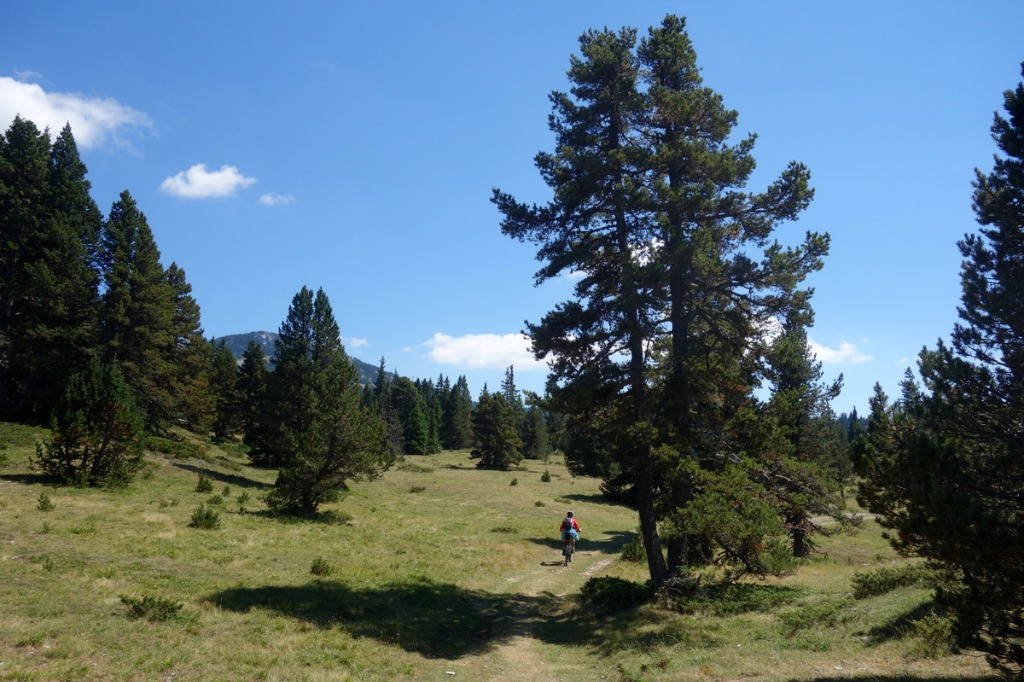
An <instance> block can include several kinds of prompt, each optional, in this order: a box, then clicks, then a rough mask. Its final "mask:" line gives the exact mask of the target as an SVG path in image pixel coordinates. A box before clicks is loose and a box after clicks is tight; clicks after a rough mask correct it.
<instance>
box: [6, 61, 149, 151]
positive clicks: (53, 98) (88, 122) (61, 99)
mask: <svg viewBox="0 0 1024 682" xmlns="http://www.w3.org/2000/svg"><path fill="white" fill-rule="evenodd" d="M20 75H21V77H22V78H23V80H15V79H14V78H9V77H7V76H0V126H2V127H3V128H4V129H6V128H7V126H8V125H10V123H11V121H13V120H14V117H15V116H21V117H22V118H24V119H28V120H29V121H32V122H33V123H35V124H36V126H38V127H39V128H40V129H43V128H49V129H50V134H51V135H54V134H56V133H57V132H59V131H60V130H61V129H63V128H64V126H65V125H66V124H68V123H70V124H71V132H72V133H73V134H74V136H75V142H77V143H78V146H80V147H82V148H83V149H88V148H93V147H99V146H101V145H103V144H104V143H106V142H107V141H108V140H110V141H112V142H113V143H114V144H116V145H118V146H123V147H130V146H131V145H130V143H129V142H128V141H127V140H125V139H124V137H123V133H124V131H126V130H128V129H132V128H134V129H138V128H150V127H152V125H153V122H152V121H151V120H150V118H149V116H147V115H146V114H144V113H142V112H141V111H136V110H135V109H132V108H131V107H130V106H128V105H126V104H122V103H121V102H119V101H117V100H116V99H114V98H112V97H93V96H88V95H82V94H78V93H67V92H47V91H46V90H44V89H43V88H42V86H40V85H37V84H36V83H32V82H28V80H29V79H30V78H32V79H35V78H38V77H39V74H36V73H33V72H30V71H23V72H20Z"/></svg>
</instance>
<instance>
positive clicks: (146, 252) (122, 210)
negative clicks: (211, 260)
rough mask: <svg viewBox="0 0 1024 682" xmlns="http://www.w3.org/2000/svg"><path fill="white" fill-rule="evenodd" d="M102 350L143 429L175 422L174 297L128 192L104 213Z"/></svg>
mask: <svg viewBox="0 0 1024 682" xmlns="http://www.w3.org/2000/svg"><path fill="white" fill-rule="evenodd" d="M101 263H102V266H103V283H104V292H103V303H102V313H101V318H100V325H101V328H100V331H101V340H102V347H103V351H104V353H105V356H106V358H107V360H117V361H118V363H119V364H120V367H121V371H122V372H123V373H124V378H125V381H126V382H127V383H128V385H129V386H130V387H131V388H132V391H133V393H134V394H135V400H136V402H137V404H138V405H139V407H140V409H141V410H142V413H143V415H144V419H145V422H146V428H147V429H148V430H150V431H158V430H161V429H162V428H164V426H165V425H166V424H168V423H169V421H170V420H171V419H173V418H174V417H175V416H176V407H177V406H176V400H175V389H176V385H177V381H178V377H177V375H178V369H177V367H175V365H174V350H175V343H176V337H175V329H174V319H175V316H176V314H177V311H176V306H175V291H174V289H173V288H172V285H171V282H170V280H169V279H168V277H167V274H166V272H165V271H164V268H163V266H162V265H161V264H160V252H159V250H158V249H157V246H156V242H155V241H154V240H153V233H152V232H151V231H150V229H149V224H148V223H147V222H146V216H145V215H144V214H143V213H142V212H141V211H140V210H139V209H138V206H137V205H136V203H135V200H134V199H133V198H132V196H131V194H129V193H128V191H127V190H126V191H124V192H122V193H121V196H120V199H119V200H118V201H116V202H115V203H114V204H113V206H111V208H110V214H109V216H108V217H107V220H106V222H105V223H104V225H103V239H102V250H101Z"/></svg>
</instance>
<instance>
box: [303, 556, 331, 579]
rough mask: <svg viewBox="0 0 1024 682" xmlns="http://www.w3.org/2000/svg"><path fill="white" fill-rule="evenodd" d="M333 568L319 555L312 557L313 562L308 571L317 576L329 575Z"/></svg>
mask: <svg viewBox="0 0 1024 682" xmlns="http://www.w3.org/2000/svg"><path fill="white" fill-rule="evenodd" d="M333 570H334V569H333V568H332V567H331V565H330V564H329V563H327V560H326V559H324V558H323V557H320V556H318V557H317V558H316V559H313V564H312V565H311V566H310V567H309V572H310V573H312V574H313V575H317V576H325V575H330V574H331V571H333Z"/></svg>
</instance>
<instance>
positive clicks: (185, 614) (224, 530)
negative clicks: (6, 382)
mask: <svg viewBox="0 0 1024 682" xmlns="http://www.w3.org/2000/svg"><path fill="white" fill-rule="evenodd" d="M44 433H45V432H44V431H43V430H41V429H36V428H31V427H24V426H19V425H12V424H0V442H4V443H6V444H8V448H7V450H6V453H7V460H6V463H4V464H2V465H0V604H2V605H3V606H2V613H3V616H2V617H0V680H93V679H103V680H138V679H167V678H171V677H173V679H175V680H179V681H184V680H199V679H203V680H206V679H209V680H311V681H312V680H335V679H342V680H345V679H351V680H391V679H397V680H421V679H423V680H433V679H456V680H458V679H462V680H467V679H469V680H509V679H510V680H533V679H536V680H580V681H584V682H586V681H590V680H593V681H597V680H650V681H662V680H664V681H667V680H717V679H740V678H744V679H758V680H790V679H792V680H804V679H839V678H848V677H851V676H855V677H860V678H864V679H883V678H884V679H886V680H889V681H892V680H900V679H913V678H928V679H960V678H973V679H980V678H981V677H983V676H987V675H989V672H988V669H987V667H986V666H985V664H984V662H983V661H982V660H981V658H980V657H977V656H971V655H960V656H952V655H945V653H944V652H941V650H940V651H939V653H940V654H942V655H939V656H938V657H934V658H929V657H927V656H922V655H921V652H922V650H923V647H924V646H927V647H928V650H929V651H934V650H935V649H936V647H935V646H933V640H935V638H936V637H938V636H939V635H941V633H942V628H941V627H940V626H941V623H937V622H936V621H935V620H934V616H932V613H931V609H930V602H929V593H928V591H927V588H926V587H925V586H923V585H921V584H909V585H901V586H896V587H895V588H894V589H893V590H891V591H889V592H886V593H885V594H881V595H878V596H869V597H865V598H863V599H856V600H855V599H853V587H852V581H853V578H854V576H855V575H856V574H858V573H859V574H865V573H868V572H871V571H877V570H878V569H880V568H898V567H900V566H902V565H904V563H906V562H904V561H903V560H900V559H898V558H897V557H896V556H895V555H894V554H893V553H892V552H891V550H890V549H889V548H888V545H887V544H886V543H885V541H884V540H883V539H882V538H881V537H880V534H879V532H878V528H877V527H876V526H875V525H874V524H873V523H869V524H867V526H866V528H865V529H864V530H863V531H862V532H861V533H860V534H858V535H856V536H845V535H841V536H837V537H834V538H826V539H822V541H821V544H822V547H823V548H824V549H825V550H826V551H827V552H828V555H827V556H826V557H820V558H817V559H815V560H813V561H811V562H809V563H807V564H805V565H804V566H803V567H801V569H800V570H799V571H798V573H797V574H796V575H794V576H791V577H788V578H785V579H782V580H773V581H769V582H766V583H749V584H748V583H744V584H740V585H734V586H729V587H717V586H709V587H708V588H707V590H706V591H705V593H704V595H703V597H702V598H701V599H699V600H695V601H693V602H691V603H688V604H687V607H686V608H685V609H682V610H679V611H669V610H665V609H661V608H658V607H656V606H654V605H651V604H646V605H640V606H636V605H634V604H635V602H636V596H637V594H639V593H641V586H642V583H643V580H644V578H645V565H644V564H642V563H641V564H637V563H630V562H626V561H622V560H620V558H619V555H620V552H621V549H622V547H623V546H624V545H625V544H626V543H627V542H629V541H631V540H632V539H633V538H634V537H635V529H636V524H637V519H636V516H635V513H634V512H632V511H630V510H628V509H625V508H623V507H621V506H619V505H617V504H613V503H610V502H608V501H607V500H606V499H604V498H603V497H602V496H601V494H600V491H599V488H598V481H596V480H594V479H589V478H579V477H575V478H574V477H572V476H571V475H570V474H569V473H568V472H567V471H566V470H565V468H564V466H562V465H561V463H560V462H559V461H558V460H557V459H556V458H553V459H552V460H551V461H548V462H543V463H542V462H533V461H526V462H524V465H523V467H522V468H521V469H520V470H517V472H516V478H517V479H518V484H517V485H515V486H510V485H509V480H510V476H509V473H508V472H488V471H480V470H477V469H476V468H475V466H474V463H473V462H472V461H470V460H469V457H468V453H467V452H446V453H443V454H441V455H435V456H430V457H408V458H406V459H405V460H404V461H403V462H400V463H399V464H398V465H396V466H395V467H394V468H393V469H392V470H391V471H389V472H388V473H387V474H386V475H385V476H384V477H383V478H382V479H381V480H379V481H375V482H372V483H356V484H353V485H352V489H351V492H350V493H349V494H348V495H347V496H346V497H345V499H343V500H341V501H340V502H338V503H337V504H335V505H331V506H329V507H327V508H325V509H324V511H325V513H324V514H322V515H321V516H320V517H318V518H317V519H315V520H300V519H294V518H280V517H274V516H272V515H270V514H269V513H267V510H266V507H265V505H264V503H263V497H264V495H265V494H266V493H267V492H268V490H269V488H270V485H271V484H272V482H273V480H274V477H275V472H273V471H269V470H261V469H253V468H251V467H248V466H247V464H246V461H245V459H244V456H243V453H242V451H241V450H240V449H239V448H238V447H237V446H234V445H232V446H229V447H220V446H217V445H211V444H200V445H202V446H203V447H204V448H206V449H205V453H206V457H204V458H203V459H196V458H188V459H175V458H174V457H172V456H169V455H168V453H158V454H154V455H153V456H152V457H151V459H150V468H149V475H148V476H147V477H146V478H145V480H143V479H142V478H141V477H140V478H139V479H138V480H137V481H136V482H135V483H134V484H133V485H132V486H130V487H129V488H128V489H127V490H121V491H104V490H85V489H78V488H64V487H55V486H53V485H50V484H49V483H47V482H46V481H44V480H43V479H41V478H40V477H38V476H37V475H36V474H35V473H34V472H33V471H32V470H31V468H30V467H29V465H28V461H29V456H30V455H31V453H32V452H34V447H35V445H34V444H35V440H36V439H37V438H39V437H40V436H41V435H44ZM545 471H550V473H551V481H550V482H542V480H541V478H542V475H543V473H544V472H545ZM199 475H202V476H204V477H206V478H208V479H210V481H211V482H212V484H213V490H215V491H223V490H224V489H225V488H230V495H228V494H227V493H224V494H222V495H221V497H222V498H223V499H222V504H220V505H216V510H217V513H218V514H219V517H220V528H219V530H216V531H212V532H207V531H200V530H196V529H195V528H190V527H189V524H190V519H191V515H192V514H193V512H194V511H195V510H196V509H197V507H199V506H200V505H209V504H210V503H211V496H210V493H209V492H197V491H196V481H197V477H198V476H199ZM412 491H415V494H410V493H411V492H412ZM43 494H45V495H46V496H47V498H48V499H50V500H51V501H52V503H53V509H52V510H50V511H45V512H44V511H41V510H40V509H39V500H40V496H41V495H43ZM538 503H543V504H538ZM207 508H209V507H207ZM568 508H572V509H573V510H574V511H575V512H576V513H577V515H578V517H579V518H580V522H581V523H582V524H583V528H584V531H585V532H584V535H583V539H582V540H581V541H580V544H579V548H578V552H577V554H576V556H575V557H574V561H573V563H572V564H571V565H570V566H569V567H568V568H563V567H562V566H561V562H560V561H559V560H560V554H559V549H558V541H557V528H558V524H559V522H560V521H561V518H562V516H563V515H564V512H565V510H566V509H568ZM592 578H595V579H599V580H598V581H596V582H592V583H591V588H589V589H590V592H591V593H592V594H589V598H584V597H583V596H582V595H581V589H582V588H583V586H584V585H585V584H587V583H588V581H589V580H591V579H592ZM125 598H127V599H128V601H124V599H125ZM595 599H596V603H595ZM126 606H127V607H128V608H126ZM132 609H141V610H142V611H143V612H144V613H141V614H138V615H139V616H141V617H130V616H131V615H132V614H133V613H134V611H132ZM151 612H152V613H156V614H158V616H157V617H155V618H151V617H150V616H149V615H148V614H149V613H151ZM163 616H167V617H166V618H164V617H163ZM928 618H931V620H923V623H922V619H928ZM448 672H454V673H455V674H456V675H455V676H454V678H453V677H452V676H448V675H446V673H448Z"/></svg>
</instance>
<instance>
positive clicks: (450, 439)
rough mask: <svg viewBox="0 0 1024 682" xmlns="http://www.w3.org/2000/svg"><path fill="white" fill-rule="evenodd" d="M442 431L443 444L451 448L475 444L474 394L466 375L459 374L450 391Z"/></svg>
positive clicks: (463, 447)
mask: <svg viewBox="0 0 1024 682" xmlns="http://www.w3.org/2000/svg"><path fill="white" fill-rule="evenodd" d="M442 433H443V440H442V444H443V445H444V447H446V448H448V449H449V450H462V449H465V448H468V447H472V445H473V396H472V394H470V392H469V383H468V382H467V381H466V377H465V376H464V375H463V376H459V378H458V379H457V380H456V381H455V385H454V386H452V387H451V389H450V391H449V397H448V403H447V409H446V410H445V414H444V428H443V431H442Z"/></svg>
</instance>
